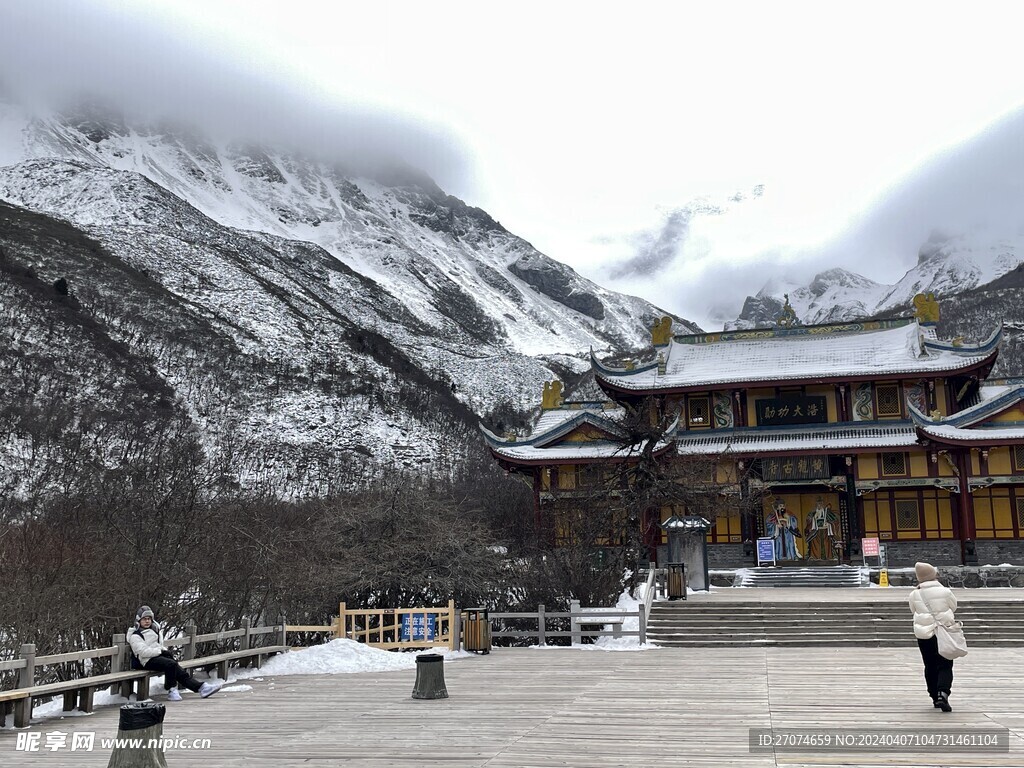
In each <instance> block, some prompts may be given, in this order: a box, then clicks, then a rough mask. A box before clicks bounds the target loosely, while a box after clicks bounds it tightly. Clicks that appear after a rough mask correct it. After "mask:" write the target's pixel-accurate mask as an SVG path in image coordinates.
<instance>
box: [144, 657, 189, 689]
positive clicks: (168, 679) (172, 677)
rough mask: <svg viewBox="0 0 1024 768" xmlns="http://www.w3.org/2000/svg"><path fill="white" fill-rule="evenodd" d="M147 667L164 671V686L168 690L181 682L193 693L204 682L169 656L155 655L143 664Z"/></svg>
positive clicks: (156, 670)
mask: <svg viewBox="0 0 1024 768" xmlns="http://www.w3.org/2000/svg"><path fill="white" fill-rule="evenodd" d="M142 666H144V667H145V668H146V669H152V670H153V671H155V672H163V673H164V688H166V689H167V690H168V691H169V690H171V688H174V687H176V686H177V685H178V683H181V684H182V685H184V686H185V687H186V688H188V689H189V690H190V691H192V692H193V693H196V692H197V691H198V690H199V689H200V687H201V686H202V683H200V682H199V681H198V680H196V679H195V678H194V677H192V675H190V674H189V673H188V672H186V671H185V670H184V669H182V668H181V665H180V664H179V663H178V662H176V661H175V660H174V659H172V658H170V657H169V656H155V657H154V658H152V659H150V660H149V661H147V662H146V663H145V664H143V665H142Z"/></svg>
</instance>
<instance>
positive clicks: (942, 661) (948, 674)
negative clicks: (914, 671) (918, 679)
mask: <svg viewBox="0 0 1024 768" xmlns="http://www.w3.org/2000/svg"><path fill="white" fill-rule="evenodd" d="M917 647H918V648H920V649H921V658H922V659H923V660H924V682H925V685H927V686H928V694H929V695H930V696H931V697H932V699H934V698H935V697H936V696H937V695H938V694H939V693H940V692H941V693H945V694H946V695H947V696H948V695H949V694H950V692H951V691H952V690H953V660H952V659H947V658H945V657H944V656H940V655H939V641H938V640H937V639H935V638H934V637H929V638H928V639H927V640H918V641H917Z"/></svg>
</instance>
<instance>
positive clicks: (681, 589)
mask: <svg viewBox="0 0 1024 768" xmlns="http://www.w3.org/2000/svg"><path fill="white" fill-rule="evenodd" d="M668 599H669V600H685V599H686V566H685V565H684V564H683V563H669V564H668Z"/></svg>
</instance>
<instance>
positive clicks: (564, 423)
mask: <svg viewBox="0 0 1024 768" xmlns="http://www.w3.org/2000/svg"><path fill="white" fill-rule="evenodd" d="M610 405H611V404H610V403H607V402H592V403H591V402H587V403H572V402H568V403H564V404H563V405H562V407H561V408H552V409H548V410H545V411H542V412H541V415H540V418H538V419H537V422H536V423H535V424H534V428H533V429H532V430H531V433H530V435H529V436H526V437H520V436H518V435H508V436H505V437H499V436H498V435H496V434H494V433H493V432H491V431H490V430H488V429H486V428H484V427H483V426H481V427H480V431H481V432H483V435H484V439H485V440H486V441H487V444H488V446H489V447H490V449H491V452H492V453H493V454H494V455H495V456H497V457H499V458H504V459H508V460H510V461H512V462H526V463H529V462H545V461H548V462H566V463H573V462H577V461H587V460H598V459H630V458H634V457H636V456H638V455H639V454H640V452H641V451H642V449H643V444H642V443H637V444H635V445H629V446H627V445H623V444H622V443H621V442H617V441H616V440H615V439H612V438H614V436H616V435H621V434H622V430H621V428H620V427H619V425H618V423H617V421H616V417H618V416H621V415H622V414H623V413H625V410H624V409H623V408H621V407H614V406H613V407H609V406H610ZM584 424H590V425H592V426H594V427H597V428H598V429H599V430H601V431H603V432H605V433H606V434H608V435H609V438H610V439H607V440H602V439H589V440H583V441H580V442H575V441H563V442H559V440H560V438H563V437H565V436H566V435H568V434H569V433H570V432H572V431H573V430H575V429H577V428H578V427H580V426H582V425H584ZM678 424H679V419H678V416H677V418H676V421H675V422H674V423H673V424H672V425H671V426H669V427H668V429H667V430H666V436H670V435H672V434H674V433H675V431H676V428H677V426H678ZM670 445H671V441H670V439H668V437H666V439H665V440H661V441H659V442H658V443H657V444H656V445H655V447H654V452H655V453H656V454H660V453H663V452H664V451H666V450H667V449H668V448H669V447H670Z"/></svg>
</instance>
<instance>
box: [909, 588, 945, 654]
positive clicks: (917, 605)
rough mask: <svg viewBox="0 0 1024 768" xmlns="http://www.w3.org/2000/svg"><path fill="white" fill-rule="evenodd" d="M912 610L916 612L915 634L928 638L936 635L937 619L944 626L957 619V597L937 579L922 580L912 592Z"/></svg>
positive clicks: (919, 637) (922, 638)
mask: <svg viewBox="0 0 1024 768" xmlns="http://www.w3.org/2000/svg"><path fill="white" fill-rule="evenodd" d="M910 610H912V611H913V612H914V635H915V636H916V637H917V639H918V640H927V639H928V638H929V637H935V622H936V620H938V621H939V622H941V623H942V624H943V625H944V626H949V625H950V624H952V623H953V622H954V621H955V620H956V618H955V616H954V615H953V612H954V611H956V597H955V596H954V595H953V592H952V591H951V590H950V589H949V588H948V587H944V586H942V585H941V584H939V582H937V581H922V582H921V583H920V584H918V586H917V589H914V590H911V592H910ZM933 617H934V618H933Z"/></svg>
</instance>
